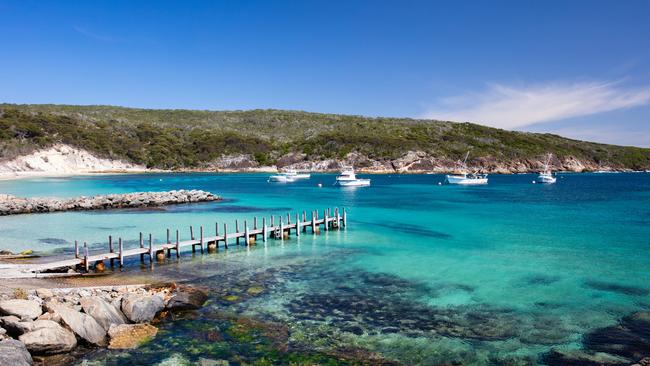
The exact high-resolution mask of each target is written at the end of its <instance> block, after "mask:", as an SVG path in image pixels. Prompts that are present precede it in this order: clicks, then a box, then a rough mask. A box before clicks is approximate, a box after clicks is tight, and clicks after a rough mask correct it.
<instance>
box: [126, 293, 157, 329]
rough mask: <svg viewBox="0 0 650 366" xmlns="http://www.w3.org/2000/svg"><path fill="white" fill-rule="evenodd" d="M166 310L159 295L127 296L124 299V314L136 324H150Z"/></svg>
mask: <svg viewBox="0 0 650 366" xmlns="http://www.w3.org/2000/svg"><path fill="white" fill-rule="evenodd" d="M164 308H165V304H164V302H163V299H162V297H161V296H159V295H139V294H127V295H125V296H124V297H123V298H122V312H123V313H124V315H126V317H127V318H128V319H129V320H130V321H132V322H134V323H145V322H150V321H151V320H152V319H153V318H154V317H155V316H156V314H157V313H158V312H159V311H161V310H163V309H164Z"/></svg>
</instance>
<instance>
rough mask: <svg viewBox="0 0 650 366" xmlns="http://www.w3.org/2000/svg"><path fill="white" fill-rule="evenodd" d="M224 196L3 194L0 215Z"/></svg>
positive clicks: (150, 204) (179, 193)
mask: <svg viewBox="0 0 650 366" xmlns="http://www.w3.org/2000/svg"><path fill="white" fill-rule="evenodd" d="M220 199H221V197H219V196H217V195H214V194H212V193H210V192H205V191H201V190H178V191H177V190H174V191H167V192H137V193H126V194H108V195H99V196H92V197H85V196H82V197H75V198H66V199H59V198H47V197H43V198H39V197H35V198H22V197H15V196H12V195H8V194H0V216H3V215H17V214H26V213H45V212H56V211H86V210H106V209H115V208H142V207H155V206H164V205H172V204H182V203H196V202H208V201H217V200H220Z"/></svg>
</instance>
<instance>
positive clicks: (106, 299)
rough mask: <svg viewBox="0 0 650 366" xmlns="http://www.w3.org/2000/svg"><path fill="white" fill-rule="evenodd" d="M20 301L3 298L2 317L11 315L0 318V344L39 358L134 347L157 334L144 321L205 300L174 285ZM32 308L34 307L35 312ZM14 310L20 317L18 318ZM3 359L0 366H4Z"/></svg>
mask: <svg viewBox="0 0 650 366" xmlns="http://www.w3.org/2000/svg"><path fill="white" fill-rule="evenodd" d="M14 296H16V295H14ZM21 296H26V297H27V299H28V300H23V299H8V296H6V295H3V297H4V298H5V300H3V301H2V302H0V303H1V304H4V309H5V312H4V313H5V314H7V313H9V312H11V313H12V315H5V316H2V317H0V326H1V327H0V341H3V340H5V339H9V340H12V341H13V342H16V344H14V345H11V347H13V348H16V347H18V348H20V345H24V346H23V347H25V348H26V350H28V351H29V352H31V354H33V355H39V356H44V357H49V356H50V355H57V354H61V353H66V352H70V351H71V350H72V349H74V348H75V347H76V346H77V344H79V343H80V344H84V345H85V346H86V347H93V346H95V347H97V346H98V347H103V346H108V347H109V348H112V349H129V348H136V347H138V346H139V345H141V344H142V343H144V342H146V341H148V340H149V339H151V338H152V337H154V336H155V335H156V333H157V332H158V329H157V328H156V327H154V326H152V325H150V324H148V322H150V321H152V320H154V318H155V317H156V316H158V315H159V314H160V313H161V312H162V311H163V310H165V309H166V310H169V311H176V310H189V309H197V308H199V307H200V306H202V305H203V303H205V301H206V299H207V294H206V293H205V292H204V291H202V290H200V289H196V288H194V287H191V286H184V285H176V284H174V283H164V284H159V285H155V286H144V285H135V286H115V287H97V288H70V289H43V288H40V289H37V290H29V291H23V292H22V295H21ZM32 307H38V311H36V310H35V309H30V308H32ZM19 309H20V310H22V311H23V313H20V314H18V310H19ZM41 309H44V310H45V313H42V310H41ZM18 315H20V316H21V317H18ZM33 319H36V320H33ZM133 323H135V324H133ZM11 337H14V338H15V339H12V338H11ZM14 346H15V347H14ZM7 347H10V346H7ZM13 348H12V349H13ZM0 350H2V348H1V347H0ZM8 352H9V351H8ZM18 353H19V352H18V351H14V350H12V351H11V354H12V355H13V354H18ZM8 354H9V353H8ZM2 356H4V355H0V365H4V363H2V362H1V361H3V360H4V359H3V358H2ZM7 357H9V356H7ZM12 357H14V356H12ZM55 357H58V356H55ZM30 362H31V361H30ZM14 364H15V365H20V364H21V363H19V362H18V361H16V362H15V363H13V364H12V365H14ZM46 364H47V362H46Z"/></svg>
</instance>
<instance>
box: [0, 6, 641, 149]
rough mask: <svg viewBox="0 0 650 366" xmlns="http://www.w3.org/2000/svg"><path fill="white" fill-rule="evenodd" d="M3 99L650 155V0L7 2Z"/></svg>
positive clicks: (0, 48) (1, 23) (0, 61)
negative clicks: (535, 134)
mask: <svg viewBox="0 0 650 366" xmlns="http://www.w3.org/2000/svg"><path fill="white" fill-rule="evenodd" d="M0 101H2V102H11V103H65V104H111V105H122V106H133V107H145V108H189V109H212V110H224V109H252V108H280V109H296V110H307V111H314V112H328V113H346V114H361V115H368V116H395V117H416V118H437V119H450V120H456V121H466V120H469V121H474V122H478V123H482V124H486V125H490V126H495V127H501V128H508V129H517V130H528V131H544V132H554V133H560V134H563V135H566V136H569V137H575V138H583V139H589V140H595V141H602V142H609V143H616V144H625V145H637V146H647V147H650V1H645V0H640V1H635V0H625V1H619V0H612V1H599V0H584V1H578V0H569V1H532V0H531V1H487V0H486V1H445V2H442V1H439V2H438V1H360V0H359V1H354V0H348V1H333V0H329V1H316V0H305V1H298V0H295V1H245V0H239V1H236V0H233V1H177V2H171V1H155V2H154V1H105V2H103V1H71V0H69V1H5V0H0Z"/></svg>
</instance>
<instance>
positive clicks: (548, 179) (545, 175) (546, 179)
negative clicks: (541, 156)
mask: <svg viewBox="0 0 650 366" xmlns="http://www.w3.org/2000/svg"><path fill="white" fill-rule="evenodd" d="M551 157H553V155H551V154H548V155H546V161H545V162H544V170H543V171H541V172H540V173H539V176H537V182H539V183H545V184H553V183H555V182H556V181H557V178H556V177H554V176H553V172H552V171H551V169H550V163H551Z"/></svg>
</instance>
